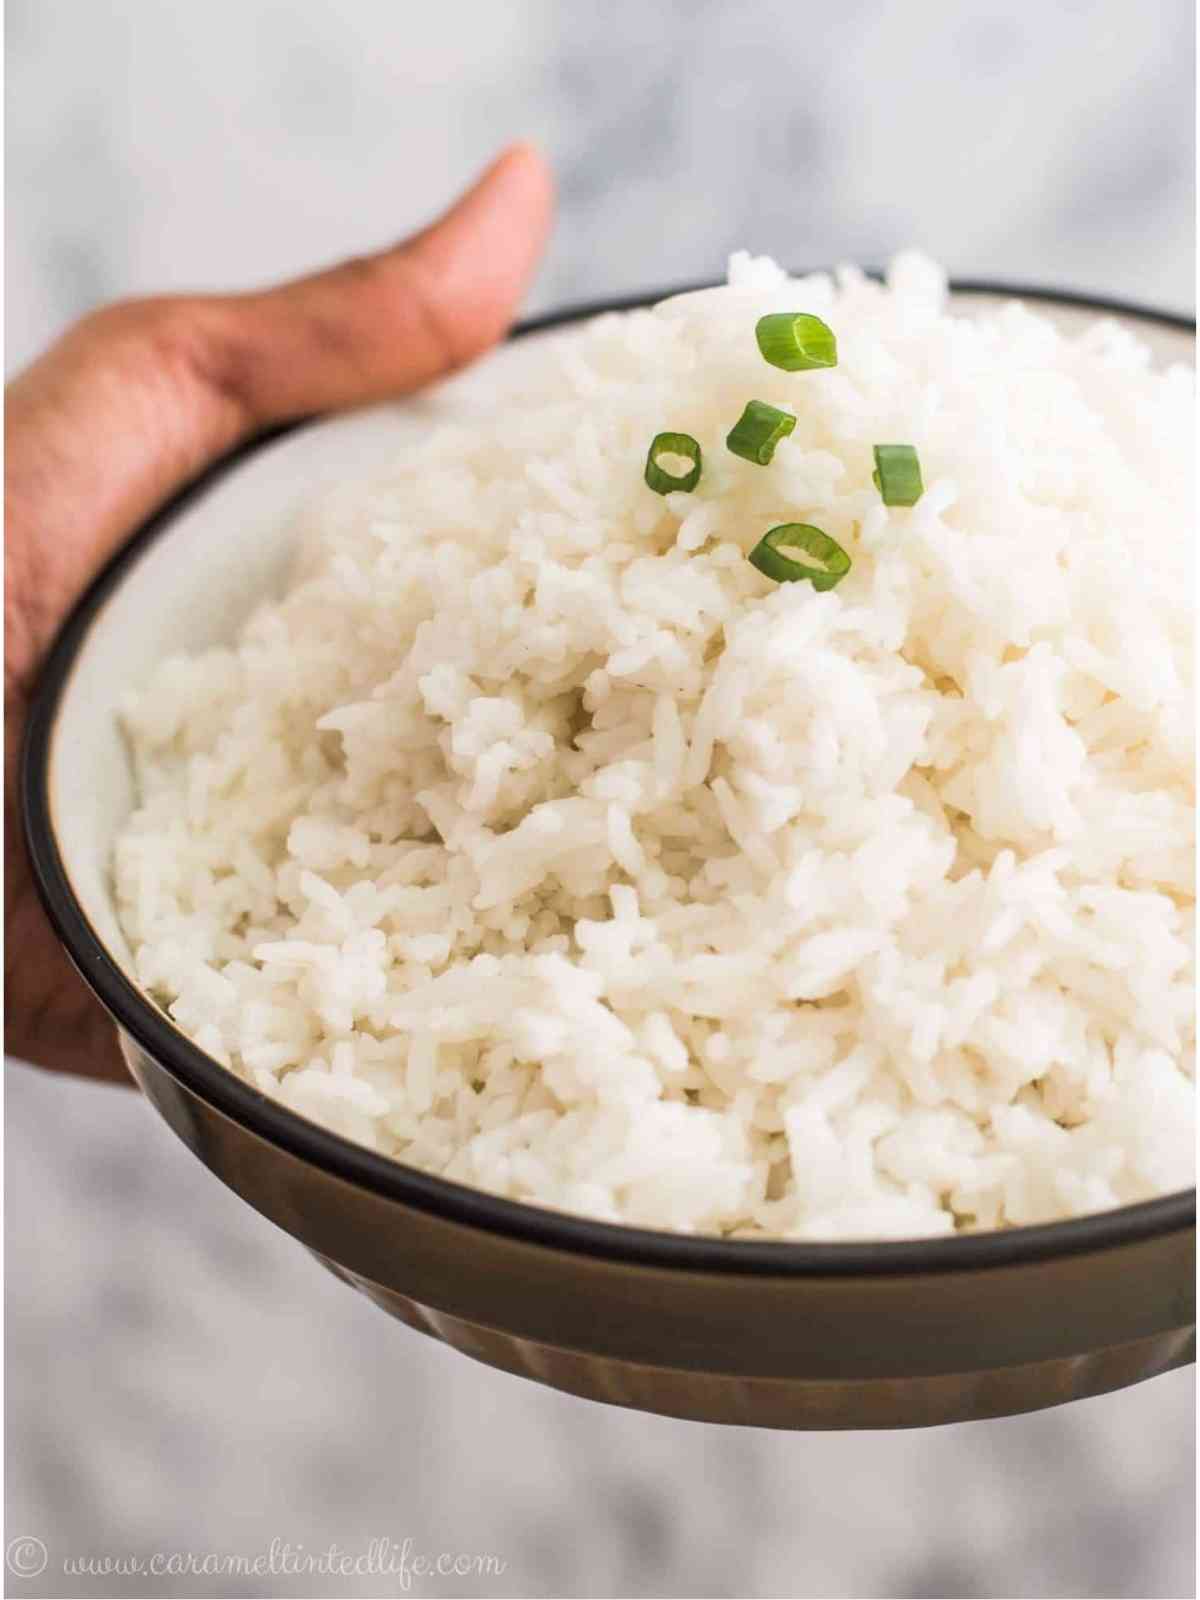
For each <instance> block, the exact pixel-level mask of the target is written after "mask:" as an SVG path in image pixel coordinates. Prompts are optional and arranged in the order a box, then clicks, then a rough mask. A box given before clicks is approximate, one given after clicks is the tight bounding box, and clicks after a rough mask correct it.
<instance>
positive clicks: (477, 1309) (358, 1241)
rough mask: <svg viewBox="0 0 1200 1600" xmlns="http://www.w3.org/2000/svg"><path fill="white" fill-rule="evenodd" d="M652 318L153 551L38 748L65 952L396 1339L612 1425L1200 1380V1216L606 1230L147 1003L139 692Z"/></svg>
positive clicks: (216, 516)
mask: <svg viewBox="0 0 1200 1600" xmlns="http://www.w3.org/2000/svg"><path fill="white" fill-rule="evenodd" d="M997 293H1004V294H1007V293H1016V294H1019V295H1021V296H1022V297H1023V298H1025V299H1027V300H1033V301H1037V302H1039V303H1040V304H1041V305H1042V306H1043V307H1044V308H1046V309H1047V310H1048V311H1049V312H1050V313H1051V314H1052V315H1054V316H1055V317H1056V318H1058V319H1062V320H1065V321H1071V320H1078V319H1080V318H1081V317H1091V316H1094V315H1096V314H1100V313H1108V314H1112V315H1116V316H1118V317H1120V318H1121V319H1122V320H1125V321H1128V322H1130V323H1132V324H1133V325H1135V326H1136V327H1137V329H1138V331H1139V332H1140V333H1142V334H1143V335H1145V336H1146V337H1147V338H1148V339H1149V340H1150V341H1151V343H1152V344H1153V345H1154V346H1155V347H1156V353H1157V354H1158V355H1160V356H1163V357H1166V358H1168V359H1169V358H1172V357H1174V358H1176V359H1179V358H1183V359H1189V360H1190V358H1191V334H1192V331H1193V328H1192V324H1190V323H1188V322H1185V321H1183V320H1182V319H1179V318H1174V317H1169V316H1165V315H1161V314H1158V313H1154V312H1150V311H1145V310H1141V309H1139V308H1137V307H1131V306H1113V305H1108V304H1102V303H1100V302H1093V301H1086V300H1079V299H1074V298H1072V297H1070V296H1064V295H1054V294H1044V293H1039V292H1037V291H1032V290H1028V289H1012V290H1009V289H1002V288H1001V289H997V288H994V287H989V286H986V285H966V284H964V285H961V286H959V288H958V290H957V291H956V295H957V302H958V305H959V306H960V307H961V309H963V311H964V312H965V313H966V314H970V313H971V311H972V310H973V309H974V308H977V307H979V306H980V305H983V304H986V303H987V302H988V300H989V299H990V298H992V297H994V296H995V295H996V294H997ZM653 298H657V297H656V296H648V295H647V296H639V297H636V298H635V299H633V300H628V301H624V302H621V304H620V307H617V306H589V307H585V308H580V309H577V310H572V311H568V312H565V313H562V314H560V315H558V316H556V317H550V318H544V319H542V320H541V321H539V322H536V323H532V324H528V325H526V327H525V328H523V329H521V330H520V331H519V335H518V339H517V341H516V342H510V343H509V344H508V345H507V346H505V347H504V349H503V350H502V351H501V352H499V353H498V354H497V355H496V356H494V357H492V358H490V360H489V361H488V362H486V363H484V365H483V367H482V368H481V369H476V370H475V371H474V372H473V373H472V374H470V375H468V376H466V377H464V378H461V379H456V380H455V381H454V382H453V383H451V384H448V385H445V386H443V387H442V388H441V389H440V390H439V391H438V392H437V393H436V394H435V395H434V396H433V397H432V398H425V399H423V400H421V401H420V402H417V403H409V404H406V405H404V406H399V407H392V408H387V409H385V410H382V411H377V412H366V413H360V414H358V415H355V416H351V417H343V418H335V419H326V420H322V421H318V422H315V423H309V424H305V425H304V426H303V427H300V428H297V429H292V430H288V431H287V433H286V434H284V435H282V436H281V435H276V436H274V437H273V438H271V439H269V440H260V441H259V442H258V443H256V444H254V445H252V446H251V447H250V448H248V449H246V450H243V451H241V452H239V453H238V455H237V456H235V457H234V458H232V459H231V460H230V461H228V462H227V463H225V464H223V465H222V466H221V467H219V468H218V469H217V470H216V471H214V472H211V473H209V474H208V475H207V476H206V477H205V478H203V479H202V480H201V481H200V482H199V483H197V484H196V485H195V486H194V487H193V488H192V489H190V490H189V491H188V492H187V493H186V494H184V495H182V496H181V497H180V498H179V499H178V500H176V501H175V502H174V503H173V504H172V505H170V506H169V507H168V508H167V509H166V510H165V511H164V512H163V513H162V514H161V515H160V516H158V517H157V518H156V519H155V520H154V521H153V522H152V523H151V524H150V525H149V526H148V527H146V528H144V529H143V530H142V531H141V533H140V534H139V535H138V536H137V537H136V538H135V539H134V540H133V541H132V542H131V544H130V545H129V546H128V548H127V549H126V550H125V551H124V552H123V553H122V554H121V555H120V556H119V557H118V558H117V560H115V561H114V562H113V563H112V565H111V566H110V567H109V568H108V569H107V570H106V571H105V572H104V573H103V575H102V576H101V577H100V578H99V579H98V580H97V582H96V583H95V585H94V586H93V587H92V589H91V590H90V591H89V593H88V594H87V596H86V597H85V598H84V600H83V601H82V603H81V604H80V606H79V607H78V609H77V610H76V612H75V613H74V615H73V616H72V617H71V619H70V621H69V622H68V623H67V625H66V626H65V628H64V629H63V631H62V633H61V635H60V637H59V639H58V641H57V643H56V645H55V647H54V650H53V652H52V654H51V656H50V660H49V662H48V664H47V667H46V671H45V674H44V677H43V679H42V683H41V687H40V692H39V695H38V697H37V702H36V705H35V706H34V709H33V713H32V716H31V719H30V724H29V731H28V741H27V745H26V751H25V758H24V770H23V801H24V814H25V824H26V832H27V839H28V846H29V850H30V854H31V856H32V859H33V864H34V869H35V871H36V874H37V878H38V882H39V884H40V887H41V892H42V895H43V897H44V900H45V904H46V908H47V910H48V911H49V914H50V916H51V918H52V920H53V922H54V925H55V927H56V928H57V930H58V933H59V935H60V936H61V938H62V940H63V943H64V944H65V945H66V947H67V949H68V951H69V952H70V955H71V957H72V959H73V960H74V962H75V964H76V966H77V967H78V968H79V970H80V972H81V973H82V974H83V976H84V978H85V979H86V980H87V982H88V983H89V984H90V985H91V987H92V989H93V990H94V992H95V993H96V995H97V997H98V998H99V1000H100V1001H101V1002H102V1003H103V1005H105V1006H106V1007H107V1009H108V1010H109V1012H110V1013H111V1014H112V1016H113V1018H114V1019H115V1021H116V1023H117V1027H118V1029H119V1032H120V1037H121V1043H122V1046H123V1049H124V1051H125V1056H126V1059H127V1060H128V1062H129V1065H130V1067H131V1068H132V1071H133V1073H134V1076H135V1077H136V1078H137V1081H138V1082H139V1084H140V1085H141V1086H142V1088H143V1090H144V1091H145V1093H146V1096H147V1098H148V1099H149V1100H150V1101H151V1102H152V1104H153V1105H154V1106H155V1107H156V1108H157V1109H158V1111H159V1112H161V1114H162V1115H163V1117H165V1119H166V1120H167V1122H168V1123H169V1124H170V1125H171V1127H172V1128H173V1129H174V1130H175V1132H176V1133H177V1134H178V1135H179V1136H180V1138H181V1139H182V1140H183V1141H184V1143H185V1144H186V1145H188V1147H189V1148H190V1149H191V1150H192V1151H193V1152H194V1153H195V1154H196V1155H197V1156H199V1158H200V1160H201V1161H203V1162H204V1163H205V1165H206V1166H207V1167H209V1168H210V1170H211V1171H213V1172H214V1173H216V1175H217V1176H218V1177H219V1178H220V1179H221V1180H222V1181H223V1182H224V1183H226V1184H228V1185H229V1187H230V1188H232V1189H234V1190H235V1191H236V1192H237V1193H238V1194H240V1195H241V1196H242V1198H243V1199H244V1200H246V1201H248V1202H249V1204H250V1205H252V1206H253V1207H254V1208H255V1210H257V1211H260V1212H261V1213H262V1214H263V1215H264V1216H266V1217H269V1218H270V1219H271V1220H272V1221H273V1222H275V1223H277V1224H278V1225H279V1226H280V1227H281V1228H284V1229H286V1231H287V1232H288V1233H290V1234H292V1235H293V1236H294V1237H295V1238H296V1239H299V1240H300V1241H301V1242H302V1243H304V1244H306V1245H307V1246H308V1247H309V1249H310V1250H312V1251H314V1252H315V1253H316V1254H317V1256H318V1257H319V1258H320V1259H321V1260H322V1261H323V1262H324V1263H325V1265H326V1266H328V1267H329V1268H330V1269H331V1270H332V1271H334V1272H336V1273H337V1274H338V1276H339V1277H342V1278H344V1279H345V1280H346V1281H347V1282H348V1283H352V1284H353V1285H355V1287H357V1288H359V1289H361V1290H362V1291H363V1292H364V1293H365V1294H367V1295H369V1296H370V1297H371V1299H373V1300H374V1301H376V1302H377V1303H378V1304H379V1305H381V1306H383V1307H384V1309H385V1310H387V1311H390V1312H391V1313H392V1314H393V1315H394V1316H397V1317H399V1318H400V1319H401V1320H402V1321H404V1322H407V1323H409V1324H410V1325H411V1326H412V1327H415V1328H420V1329H421V1330H422V1331H423V1332H426V1333H431V1334H433V1335H435V1336H436V1337H437V1338H440V1339H444V1340H446V1342H447V1343H449V1344H451V1345H454V1346H455V1347H456V1348H457V1349H459V1350H462V1351H465V1352H466V1353H467V1354H469V1355H472V1356H475V1357H476V1358H478V1359H479V1360H481V1361H486V1362H490V1363H491V1364H492V1365H494V1366H497V1367H502V1368H505V1369H506V1370H508V1371H510V1372H517V1373H522V1374H524V1375H525V1376H527V1377H531V1378H536V1379H538V1380H539V1381H541V1382H542V1383H548V1384H552V1385H554V1386H555V1387H556V1388H559V1389H565V1390H567V1391H569V1392H570V1393H573V1394H578V1395H585V1396H587V1397H588V1398H590V1399H594V1400H607V1401H611V1402H613V1403H615V1404H618V1405H626V1406H634V1407H637V1408H640V1409H642V1410H645V1411H657V1412H663V1413H666V1414H667V1415H671V1416H678V1417H692V1418H697V1419H701V1420H704V1421H708V1422H732V1423H751V1424H756V1425H759V1426H764V1427H774V1428H886V1427H912V1426H919V1425H921V1424H927V1423H941V1422H953V1421H958V1420H961V1419H964V1418H973V1417H990V1416H1000V1415H1003V1414H1005V1413H1008V1412H1016V1411H1026V1410H1031V1409H1033V1408H1035V1407H1038V1406H1048V1405H1055V1404H1057V1403H1059V1402H1060V1401H1064V1400H1073V1399H1077V1398H1079V1397H1080V1396H1083V1395H1090V1394H1098V1393H1101V1392H1102V1391H1104V1390H1107V1389H1115V1388H1118V1387H1120V1386H1121V1385H1123V1384H1129V1383H1135V1382H1137V1381H1138V1380H1139V1379H1141V1378H1148V1377H1152V1376H1153V1375H1154V1374H1156V1373H1160V1372H1165V1371H1166V1370H1167V1369H1168V1368H1171V1367H1175V1366H1178V1365H1179V1364H1181V1363H1182V1362H1184V1361H1187V1360H1188V1359H1189V1358H1190V1357H1191V1355H1192V1352H1193V1347H1194V1322H1195V1298H1194V1266H1193V1257H1194V1245H1195V1194H1194V1191H1190V1192H1187V1193H1180V1194H1172V1195H1168V1196H1166V1197H1165V1198H1163V1199H1160V1200H1155V1201H1152V1202H1150V1203H1148V1204H1144V1205H1135V1206H1127V1207H1124V1208H1122V1209H1120V1210H1116V1211H1110V1212H1106V1213H1104V1214H1102V1215H1098V1216H1092V1217H1085V1218H1082V1219H1080V1220H1077V1221H1072V1222H1063V1223H1056V1224H1053V1225H1051V1226H1046V1227H1032V1228H1017V1229H1013V1230H1010V1231H1007V1232H999V1233H986V1234H979V1235H975V1236H970V1237H959V1238H951V1239H934V1240H921V1241H913V1242H899V1243H881V1244H790V1243H783V1242H737V1241H730V1240H721V1239H713V1238H695V1237H682V1236H676V1235H672V1234H667V1233H658V1232H652V1231H649V1230H646V1229H639V1228H626V1227H617V1226H614V1225H610V1224H606V1223H601V1222H591V1221H586V1220H582V1219H580V1218H576V1217H570V1216H564V1215H560V1214H559V1213H557V1212H552V1211H546V1210H541V1209H538V1208H536V1207H533V1206H528V1205H522V1204H517V1203H514V1202H512V1201H508V1200H501V1199H497V1198H495V1197H494V1196H492V1195H488V1194H484V1193H481V1192H479V1191H477V1190H473V1189H468V1188H464V1187H463V1186H461V1185H459V1184H456V1183H449V1182H445V1181H444V1180H442V1179H440V1178H436V1177H432V1176H430V1175H428V1174H427V1173H424V1172H418V1171H415V1170H413V1169H410V1168H408V1167H405V1166H402V1165H400V1164H399V1163H396V1162H393V1161H389V1160H386V1159H384V1158H383V1157H381V1156H377V1155H374V1154H372V1153H371V1152H369V1151H367V1150H364V1149H360V1148H359V1147H358V1146H356V1145H353V1144H351V1143H348V1142H347V1141H346V1140H344V1139H341V1138H339V1137H337V1136H336V1135H334V1134H332V1133H328V1132H326V1131H325V1130H324V1129H322V1128H319V1127H317V1126H315V1125H314V1124H312V1123H310V1122H308V1121H306V1120H305V1119H304V1118H302V1117H299V1116H297V1115H295V1114H294V1113H293V1112H291V1111H288V1110H286V1109H285V1108H284V1107H283V1106H281V1105H278V1104H276V1103H275V1102H273V1101H271V1100H269V1099H267V1098H266V1097H265V1096H263V1095H262V1094H260V1093H258V1092H257V1091H256V1090H254V1089H252V1088H250V1087H249V1086H248V1085H247V1084H245V1083H243V1082H241V1081H240V1080H239V1079H238V1078H236V1077H234V1076H233V1075H232V1074H231V1073H229V1072H227V1071H226V1070H225V1069H224V1068H222V1067H221V1066H219V1065H218V1064H217V1063H216V1062H215V1061H213V1060H211V1059H210V1058H209V1057H208V1056H206V1055H205V1054H204V1053H203V1052H202V1051H201V1050H199V1049H197V1047H196V1046H195V1045H194V1044H192V1043H191V1042H190V1041H189V1040H188V1039H187V1038H185V1037H184V1036H183V1034H182V1033H180V1032H179V1031H178V1030H177V1029H176V1028H175V1027H174V1026H173V1024H172V1023H171V1022H170V1020H169V1019H168V1018H167V1017H166V1015H165V1014H164V1013H163V1012H162V1011H161V1010H160V1009H159V1007H157V1006H156V1005H155V1004H154V1002H153V1001H151V1000H149V999H148V998H147V997H146V995H145V994H144V993H143V992H142V991H141V990H140V989H139V988H138V986H137V984H136V982H135V981H134V979H133V977H132V975H131V963H130V960H129V952H128V949H127V947H126V945H125V942H124V940H123V938H122V936H121V933H120V930H119V928H118V927H117V923H116V918H115V916H114V913H113V907H112V900H111V895H110V888H109V881H108V861H109V855H110V850H111V844H112V839H113V835H114V832H115V830H116V829H117V828H118V827H119V825H120V823H121V821H122V819H123V818H124V817H125V816H126V815H127V813H128V811H129V808H130V806H131V803H132V787H131V779H130V773H129V770H128V765H127V761H126V756H125V751H124V748H123V745H122V742H121V739H120V736H119V734H118V731H117V727H116V721H115V715H114V710H115V706H116V704H117V702H118V700H119V698H120V696H121V694H122V693H123V691H124V690H125V689H126V688H127V687H128V686H130V685H131V684H134V683H137V682H139V681H141V680H143V679H144V677H145V676H146V675H148V674H150V673H152V672H153V671H154V670H155V667H156V665H157V664H158V663H159V662H160V661H161V660H162V658H163V657H164V656H165V655H167V654H169V653H170V652H171V651H173V650H177V649H179V648H185V647H187V648H197V647H200V646H203V645H206V644H209V643H212V642H215V641H217V640H220V639H223V638H227V637H228V636H229V634H230V632H231V631H232V630H233V629H234V628H235V627H236V625H237V623H238V622H239V620H240V619H241V617H242V616H243V615H244V614H245V613H246V611H247V610H248V609H249V607H250V605H251V604H252V603H253V601H254V600H255V599H256V598H257V597H259V596H261V595H262V594H264V593H266V592H268V591H269V590H270V589H271V587H272V586H273V585H274V584H275V583H277V582H278V580H279V577H280V575H281V573H282V571H283V567H284V562H285V560H286V556H287V551H288V546H289V538H290V535H289V532H288V528H287V525H286V521H285V518H284V517H283V513H284V511H285V510H286V509H287V508H288V507H289V505H291V504H292V503H293V502H295V501H296V500H297V499H301V500H302V499H303V498H304V497H305V496H306V495H308V494H310V493H311V491H312V489H313V488H314V487H315V486H316V485H317V484H318V483H320V482H324V481H326V480H328V479H330V478H335V477H338V476H347V475H351V474H353V473H355V472H357V471H359V470H366V469H369V468H370V467H371V466H372V465H373V464H374V463H376V462H378V461H379V460H380V459H381V457H382V456H383V454H385V453H386V452H387V450H388V449H389V448H391V447H393V446H394V443H395V440H396V437H397V434H398V433H400V434H406V435H411V434H412V432H413V430H419V429H422V428H425V427H427V426H428V425H429V423H430V421H431V420H432V419H434V418H436V417H439V416H445V415H447V414H452V415H456V416H457V415H461V414H463V413H468V414H469V413H470V411H471V410H472V408H482V409H487V408H489V407H491V406H494V405H495V403H496V401H497V396H498V395H499V394H500V393H502V391H503V387H504V384H505V383H507V382H509V381H510V380H511V378H512V377H513V376H514V374H515V373H516V372H517V370H518V369H519V367H520V365H521V363H522V361H523V359H524V356H523V354H522V352H523V351H525V350H527V349H528V345H529V342H530V340H531V338H536V337H541V336H544V335H547V334H548V333H549V331H550V330H551V329H553V328H554V327H557V326H558V325H560V324H563V323H567V322H570V321H573V320H576V319H578V318H580V317H583V316H586V315H589V314H591V313H593V312H596V311H600V310H607V309H620V308H624V307H628V306H630V305H634V304H643V303H646V302H647V301H649V300H651V299H653ZM53 534H54V530H52V529H48V530H47V536H48V537H53ZM181 1287H183V1288H186V1286H181ZM403 1354H404V1352H403V1347H402V1346H398V1347H397V1359H398V1360H402V1359H403Z"/></svg>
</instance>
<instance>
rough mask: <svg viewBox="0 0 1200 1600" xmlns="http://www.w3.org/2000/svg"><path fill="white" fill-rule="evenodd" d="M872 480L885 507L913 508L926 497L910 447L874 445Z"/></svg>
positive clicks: (915, 457)
mask: <svg viewBox="0 0 1200 1600" xmlns="http://www.w3.org/2000/svg"><path fill="white" fill-rule="evenodd" d="M871 477H872V478H873V479H874V482H875V487H876V488H877V489H878V490H879V494H880V498H881V499H882V500H883V503H884V505H885V506H915V505H916V503H917V501H918V500H919V499H920V498H921V496H922V495H923V494H924V493H925V485H924V484H923V483H922V482H921V463H920V462H919V461H918V460H917V452H916V451H915V450H914V449H913V447H912V445H910V444H877V445H876V446H875V471H874V472H873V473H872V474H871Z"/></svg>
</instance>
